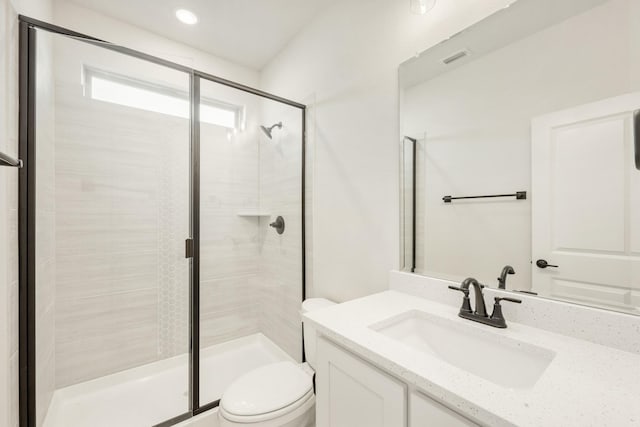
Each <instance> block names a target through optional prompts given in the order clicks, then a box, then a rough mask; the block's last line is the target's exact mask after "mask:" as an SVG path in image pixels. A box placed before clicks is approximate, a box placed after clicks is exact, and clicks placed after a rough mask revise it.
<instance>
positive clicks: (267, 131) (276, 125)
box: [260, 122, 282, 139]
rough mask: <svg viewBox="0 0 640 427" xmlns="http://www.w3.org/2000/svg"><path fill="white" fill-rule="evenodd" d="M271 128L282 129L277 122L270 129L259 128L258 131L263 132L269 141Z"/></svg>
mask: <svg viewBox="0 0 640 427" xmlns="http://www.w3.org/2000/svg"><path fill="white" fill-rule="evenodd" d="M273 128H278V129H282V122H278V123H276V124H275V125H273V126H270V127H265V126H260V129H262V132H264V134H265V135H267V137H269V139H271V132H272V131H273Z"/></svg>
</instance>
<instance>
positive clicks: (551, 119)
mask: <svg viewBox="0 0 640 427" xmlns="http://www.w3.org/2000/svg"><path fill="white" fill-rule="evenodd" d="M399 81H400V109H401V114H400V117H401V120H400V122H401V123H400V130H401V135H400V141H401V143H400V144H401V148H400V150H401V162H402V172H401V183H402V191H401V195H402V198H401V218H402V225H401V227H402V228H401V233H400V235H401V239H402V242H401V252H402V259H401V265H402V266H403V270H405V271H411V272H415V273H417V274H423V275H428V276H433V277H438V278H445V279H451V280H456V281H460V280H462V279H464V278H465V277H475V278H476V279H478V280H479V281H480V282H481V283H483V284H484V285H486V286H490V287H501V286H502V283H501V282H503V283H505V285H504V286H505V287H506V289H508V290H512V291H517V292H528V293H534V294H537V295H539V296H542V297H548V298H555V299H561V300H564V301H570V302H575V303H580V304H587V305H591V306H596V307H601V308H607V309H611V310H617V311H623V312H627V313H634V314H640V112H639V111H640V0H609V1H606V0H562V1H558V0H518V1H516V2H514V3H512V4H511V5H510V6H509V7H507V8H505V9H503V10H501V11H499V12H497V13H496V14H494V15H491V16H490V17H488V18H486V19H484V20H483V21H481V22H479V23H477V24H475V25H473V26H472V27H470V28H468V29H466V30H465V31H463V32H461V33H459V34H457V35H455V36H454V37H452V38H450V39H448V40H446V41H444V42H442V43H440V44H438V45H436V46H434V47H432V48H430V49H428V50H426V51H424V52H422V53H421V54H420V55H418V56H416V57H415V58H412V59H410V60H408V61H406V62H405V63H403V64H401V66H400V69H399ZM508 266H510V267H511V269H509V268H508ZM511 271H513V272H514V273H515V274H511ZM502 273H503V274H502Z"/></svg>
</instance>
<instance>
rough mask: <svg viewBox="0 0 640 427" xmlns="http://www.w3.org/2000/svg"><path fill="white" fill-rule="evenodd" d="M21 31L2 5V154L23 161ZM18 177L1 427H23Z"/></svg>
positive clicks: (2, 269) (1, 335)
mask: <svg viewBox="0 0 640 427" xmlns="http://www.w3.org/2000/svg"><path fill="white" fill-rule="evenodd" d="M17 47H18V25H17V14H16V10H15V9H14V7H13V5H12V4H11V3H10V2H9V1H8V0H0V75H1V76H2V81H0V91H1V92H2V93H3V95H4V96H2V97H1V99H0V151H2V152H5V153H7V154H9V155H13V156H16V157H17V155H18V103H17V99H18V55H17ZM17 209H18V171H17V170H16V169H13V168H0V235H2V236H3V238H2V239H1V241H0V425H3V426H7V427H17V426H18V309H17V307H18V231H17V230H18V224H17V220H18V213H17Z"/></svg>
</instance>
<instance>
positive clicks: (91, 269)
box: [56, 41, 259, 387]
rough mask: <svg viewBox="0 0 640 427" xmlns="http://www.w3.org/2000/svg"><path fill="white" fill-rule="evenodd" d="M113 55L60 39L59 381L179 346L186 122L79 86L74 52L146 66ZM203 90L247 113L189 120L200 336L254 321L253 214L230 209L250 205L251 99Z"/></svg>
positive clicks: (234, 330) (210, 337)
mask: <svg viewBox="0 0 640 427" xmlns="http://www.w3.org/2000/svg"><path fill="white" fill-rule="evenodd" d="M71 45H73V46H71ZM105 55H106V56H105ZM114 55H115V54H113V53H108V54H107V53H105V54H104V55H102V54H100V52H98V51H97V50H96V49H95V48H94V47H87V46H79V45H78V44H77V42H74V41H72V42H69V41H65V42H64V43H63V42H60V43H58V49H57V56H56V59H57V61H58V76H57V77H58V86H57V93H58V96H57V103H58V105H57V125H58V129H57V141H56V143H57V151H56V166H57V168H56V174H57V180H56V188H57V192H56V197H57V201H58V203H57V206H56V208H57V223H56V227H57V241H58V245H57V252H58V266H57V267H58V268H57V279H58V295H57V312H56V329H57V332H58V345H57V360H58V363H57V372H58V379H57V384H58V386H59V387H61V386H64V385H68V384H72V383H76V382H79V381H83V380H88V379H91V378H95V377H98V376H101V375H105V374H108V373H111V372H115V371H118V370H121V369H126V368H129V367H133V366H137V365H139V364H143V363H147V362H151V361H155V360H157V359H161V358H166V357H171V356H174V355H176V354H180V353H185V352H187V351H188V343H189V341H188V332H189V328H188V325H189V323H188V313H189V309H188V304H189V289H188V261H187V260H186V259H185V258H184V239H185V238H186V237H188V235H189V230H188V227H187V225H188V214H189V207H188V202H189V186H188V179H189V167H188V153H189V149H188V147H189V146H188V144H189V137H188V136H189V133H188V130H189V128H188V122H187V121H186V120H182V119H176V118H172V117H167V116H160V115H158V114H155V113H149V112H145V111H141V110H135V109H131V108H127V107H122V106H117V105H114V104H108V103H104V102H98V101H92V100H91V99H89V98H87V97H85V96H83V91H82V88H81V87H80V86H79V85H78V76H77V75H76V74H77V72H74V70H79V69H80V68H81V64H80V61H81V60H82V61H83V62H85V63H87V64H89V65H93V66H99V67H102V66H105V64H109V65H108V66H109V68H108V69H109V70H111V71H113V72H120V73H121V74H127V72H133V73H135V74H136V75H137V76H138V77H139V78H145V74H144V72H143V70H142V69H141V66H140V65H139V64H137V65H136V68H131V67H132V66H133V65H134V64H133V63H131V61H132V60H127V61H124V62H123V63H122V64H121V65H123V66H120V65H116V64H120V63H121V62H122V61H123V60H122V59H121V58H119V57H118V56H117V55H115V56H114ZM103 56H104V57H103ZM124 65H126V66H124ZM154 67H155V66H154ZM133 70H135V71H133ZM150 71H154V78H157V77H158V76H157V74H158V73H160V70H159V69H157V68H153V70H150ZM147 76H149V74H148V75H147ZM183 77H185V79H186V75H184V76H183ZM147 78H148V77H147ZM164 78H168V76H165V77H164ZM185 81H186V80H185ZM209 88H210V86H207V83H206V82H203V85H202V90H203V94H205V93H207V91H208V89H209ZM184 90H186V88H185V89H184ZM220 91H222V93H220ZM220 96H223V97H222V98H220ZM210 97H213V98H216V99H220V100H223V101H225V102H228V103H233V104H236V105H241V106H244V108H245V110H246V112H247V113H246V118H245V120H246V130H244V131H239V132H237V133H234V132H229V131H227V130H226V129H223V128H221V127H217V126H213V125H209V124H206V123H203V124H202V125H201V130H202V134H201V159H202V161H201V248H200V249H201V256H202V257H201V269H200V279H201V306H200V310H201V311H200V314H201V321H202V323H201V333H202V334H201V338H202V341H201V345H202V346H203V347H206V346H209V345H212V344H216V343H219V342H223V341H226V340H229V339H233V338H238V337H241V336H244V335H248V334H253V333H255V332H257V331H258V324H257V317H258V314H257V313H258V308H257V299H256V292H255V289H254V286H255V282H254V281H252V280H251V279H252V278H253V277H254V276H255V274H256V273H257V271H258V261H257V256H258V231H257V230H258V220H257V218H245V217H240V216H238V212H240V211H242V210H250V209H252V208H258V207H259V206H258V202H259V200H258V167H259V165H258V147H257V143H256V141H257V132H258V129H257V121H256V118H255V116H256V114H257V108H256V107H255V106H253V105H252V102H253V103H255V102H256V101H255V99H254V97H253V96H250V95H246V94H240V93H232V94H229V93H228V91H225V90H222V89H220V88H218V89H217V92H216V91H214V93H213V94H211V96H210Z"/></svg>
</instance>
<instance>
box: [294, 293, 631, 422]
mask: <svg viewBox="0 0 640 427" xmlns="http://www.w3.org/2000/svg"><path fill="white" fill-rule="evenodd" d="M411 310H417V311H421V312H425V313H428V314H429V315H433V316H438V317H441V318H444V319H446V320H450V321H451V322H454V323H459V322H464V325H465V326H468V327H471V328H480V329H481V330H482V331H483V332H486V331H489V332H490V333H494V334H496V336H497V337H498V339H499V337H510V338H512V339H515V340H518V341H523V342H525V343H528V344H531V345H535V346H538V347H542V348H544V349H547V350H550V351H552V352H554V353H555V357H554V358H553V360H552V361H551V363H550V364H549V366H548V367H547V369H546V370H545V371H544V373H543V374H542V376H541V377H540V379H539V380H538V381H537V382H536V383H535V384H534V385H533V386H532V387H531V388H522V389H510V388H506V387H504V386H500V385H497V384H494V383H493V382H490V381H488V380H485V379H483V378H481V377H478V376H475V375H473V374H471V373H468V372H466V371H463V370H462V369H460V368H457V367H455V366H453V365H450V364H449V363H447V362H446V361H444V360H442V359H440V358H438V357H436V356H432V355H430V354H428V353H425V352H422V351H420V350H417V349H414V348H413V347H410V346H408V345H405V344H403V343H400V342H397V341H395V340H393V339H392V338H389V337H387V336H385V335H382V334H380V333H378V332H376V331H375V330H373V329H372V328H370V326H371V325H373V324H376V323H379V322H381V321H384V320H386V319H389V318H391V317H394V316H398V315H401V314H403V313H406V312H407V311H411ZM304 321H305V323H310V324H312V325H313V326H315V327H316V328H317V330H318V333H320V334H322V335H325V336H327V337H328V338H330V339H331V340H333V341H334V342H336V343H338V344H339V345H341V346H343V347H345V348H346V349H348V350H350V351H351V352H353V353H354V354H357V355H359V356H360V357H362V358H363V359H365V360H368V361H370V362H371V363H373V364H374V365H376V366H377V367H378V368H379V369H382V370H383V371H387V372H388V373H390V374H392V375H394V376H396V377H397V378H399V379H401V380H403V381H404V382H406V383H407V384H408V385H409V386H410V387H415V388H417V389H418V390H420V391H422V392H423V393H425V394H427V395H428V396H430V397H431V398H433V399H436V400H437V401H440V402H441V403H443V404H444V405H446V406H448V407H450V408H452V409H454V410H455V411H457V412H459V413H461V414H463V415H465V416H467V417H469V418H470V419H472V420H473V421H475V422H477V423H479V424H481V425H487V426H512V425H517V426H536V427H537V426H554V427H555V426H563V427H569V426H580V427H586V426H598V427H603V426H615V427H622V426H640V403H639V402H640V355H637V354H634V353H631V352H626V351H622V350H617V349H614V348H611V347H605V346H603V345H599V344H594V343H590V342H587V341H583V340H579V339H576V338H572V337H568V336H565V335H560V334H557V333H553V332H548V331H545V330H541V329H537V328H533V327H530V326H526V325H522V324H518V323H514V322H509V319H508V318H507V323H508V325H509V326H508V328H507V329H498V328H491V327H489V326H486V325H482V324H479V323H475V322H471V321H469V320H465V319H461V318H459V317H458V316H457V309H455V308H452V307H451V306H449V305H444V304H440V303H436V302H432V301H429V300H427V299H424V298H420V297H416V296H412V295H408V294H404V293H401V292H397V291H386V292H382V293H379V294H375V295H371V296H368V297H364V298H360V299H356V300H353V301H349V302H346V303H343V304H338V305H335V306H332V307H328V308H324V309H321V310H318V311H313V312H310V313H307V314H305V315H304ZM468 357H470V358H473V357H474V355H473V352H472V351H471V352H469V355H468Z"/></svg>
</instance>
